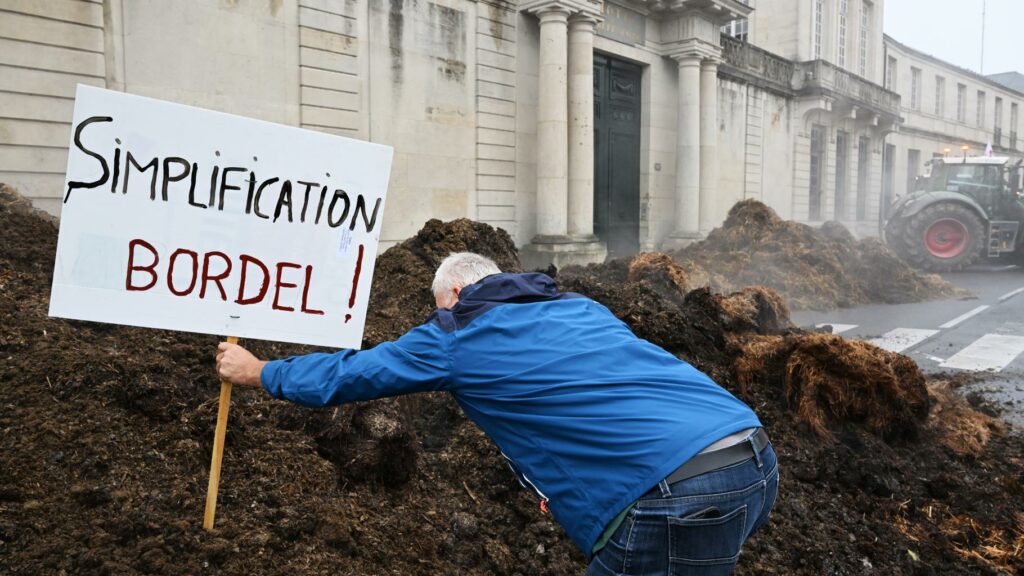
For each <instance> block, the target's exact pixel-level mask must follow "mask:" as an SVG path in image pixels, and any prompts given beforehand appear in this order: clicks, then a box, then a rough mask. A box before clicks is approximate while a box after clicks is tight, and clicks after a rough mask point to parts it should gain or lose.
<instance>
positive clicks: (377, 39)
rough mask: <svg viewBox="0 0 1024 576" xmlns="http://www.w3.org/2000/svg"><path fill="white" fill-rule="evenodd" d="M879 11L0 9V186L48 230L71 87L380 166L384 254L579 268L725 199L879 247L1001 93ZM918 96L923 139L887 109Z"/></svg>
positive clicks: (441, 3) (331, 4) (326, 0)
mask: <svg viewBox="0 0 1024 576" xmlns="http://www.w3.org/2000/svg"><path fill="white" fill-rule="evenodd" d="M883 9H884V5H883V2H882V0H875V1H874V2H872V1H869V0H753V5H751V3H750V2H745V1H740V0H675V1H673V2H662V1H660V0H614V1H613V0H605V1H603V2H602V1H601V0H523V1H520V2H513V1H507V2H506V1H494V2H485V1H474V0H387V1H386V2H385V1H384V0H260V1H255V0H188V1H187V2H176V3H169V2H166V1H163V0H95V1H84V0H59V1H52V2H27V1H23V0H0V181H3V182H6V183H9V184H12V185H14V186H16V187H18V188H19V189H21V191H22V192H23V193H25V194H26V195H27V196H29V197H31V198H32V199H33V200H34V201H35V202H36V203H37V204H38V205H39V206H40V207H43V208H45V209H47V210H49V211H51V212H54V213H59V210H60V200H59V198H60V192H61V188H62V186H63V179H64V174H63V172H64V167H65V164H66V160H67V144H68V141H69V128H70V119H71V111H72V107H73V95H74V87H75V85H76V84H77V83H85V84H92V85H98V86H106V87H108V88H111V89H116V90H125V91H128V92H132V93H136V94H142V95H147V96H153V97H157V98H161V99H165V100H171V101H176V102H181V103H185V104H192V105H197V106H202V107H206V108H212V109H216V110H222V111H226V112H231V113H236V114H241V115H245V116H251V117H256V118H261V119H265V120H271V121H274V122H280V123H285V124H291V125H299V126H302V127H306V128H309V129H313V130H322V131H327V132H331V133H335V134H339V135H343V136H349V137H353V138H360V139H367V140H372V141H374V142H379V143H384V144H389V145H392V146H394V147H395V152H396V153H395V160H394V165H393V169H392V174H391V183H390V189H389V195H388V201H387V205H386V207H385V212H384V226H383V232H382V234H383V236H382V240H383V241H384V242H385V243H391V242H395V241H399V240H401V239H403V238H406V237H408V236H410V235H411V234H413V233H414V232H415V231H416V230H418V229H419V228H420V227H421V226H422V224H423V222H424V221H425V220H426V219H428V218H441V219H451V218H457V217H469V218H473V219H477V220H481V221H485V222H488V223H491V224H493V225H495V226H499V227H502V228H505V229H506V230H508V231H509V232H510V233H511V234H512V236H513V238H514V239H515V240H516V242H517V244H518V245H519V246H520V247H521V248H522V254H523V257H524V260H526V262H527V264H528V265H542V264H545V263H550V262H555V263H557V264H564V263H567V262H588V261H598V260H602V259H603V258H605V257H606V256H607V255H609V254H610V255H613V256H615V255H625V254H629V253H632V252H635V251H638V250H653V249H659V248H666V247H673V246H678V245H681V244H683V243H686V242H689V241H692V240H693V239H695V238H699V237H701V236H702V235H704V234H706V233H707V232H708V231H709V230H710V229H711V228H713V227H715V226H717V225H719V224H720V223H721V221H722V219H723V218H724V217H725V214H726V212H727V211H728V209H729V207H731V206H732V205H733V204H734V203H735V202H736V201H738V200H742V199H745V198H756V199H759V200H762V201H764V202H765V203H767V204H769V205H770V206H772V207H773V208H774V209H775V210H776V211H778V212H779V213H780V215H782V216H783V217H785V218H791V219H796V220H799V221H805V222H810V223H817V222H822V221H824V220H829V219H839V220H842V221H844V222H846V223H847V224H848V225H849V226H850V227H851V228H853V229H855V230H856V231H857V232H858V233H860V234H877V231H878V229H879V223H880V219H881V218H882V217H883V215H884V205H885V203H886V201H887V198H888V197H890V196H892V195H893V194H896V193H900V192H902V191H903V190H905V188H906V181H908V179H909V178H910V176H909V173H910V172H912V170H910V168H908V166H915V167H917V166H918V165H920V166H921V167H922V169H923V162H924V160H927V158H928V157H930V155H931V154H934V153H936V151H941V150H944V149H945V148H957V149H958V148H959V146H960V145H961V144H962V143H967V144H970V145H971V146H972V147H978V146H979V145H980V146H981V149H982V150H983V149H984V143H985V142H986V137H987V136H991V137H992V138H994V139H993V140H992V142H993V146H995V147H996V148H997V149H998V150H1002V149H1004V148H1005V149H1006V150H1007V151H1010V150H1012V149H1014V147H1016V146H1019V144H1018V143H1016V141H1015V135H1016V114H1017V112H1016V110H1017V103H1018V101H1019V100H1020V99H1021V98H1020V97H1021V95H1020V94H1019V93H1017V92H1014V91H1013V90H1011V89H1009V88H1005V87H1001V85H998V84H995V83H994V82H993V81H991V80H987V79H985V78H984V77H980V76H976V75H971V74H970V73H969V72H966V71H963V70H959V69H952V68H951V67H950V66H949V65H948V64H945V63H942V62H941V61H936V60H934V59H931V58H929V57H927V56H925V55H923V54H920V53H918V52H915V51H913V50H912V49H910V48H907V47H903V46H900V45H899V44H898V43H896V42H895V41H894V40H891V39H888V38H884V36H883V34H882V30H881V23H882V13H883ZM734 36H738V37H739V38H736V37H734ZM890 63H893V66H891V67H890V66H889V64H890ZM904 69H905V71H904ZM890 70H892V71H893V72H892V75H891V77H890ZM912 70H918V72H912ZM956 70H959V71H958V72H956V73H954V72H955V71H956ZM914 74H918V75H919V76H920V78H919V79H918V80H913V78H914V77H915V76H914ZM938 76H941V77H943V78H944V79H945V82H946V84H945V91H946V93H948V95H947V98H948V100H947V101H946V102H945V107H946V108H945V109H944V112H945V114H944V119H942V120H941V121H940V120H937V119H936V118H930V117H929V114H928V113H927V112H928V111H927V110H924V111H922V110H920V109H918V108H910V106H911V102H913V103H917V102H918V101H920V102H921V103H922V105H924V106H925V107H926V108H927V107H928V106H931V104H932V103H931V102H928V103H927V104H924V103H925V100H926V97H925V95H926V94H929V92H927V91H928V90H932V91H933V92H932V93H934V90H935V89H934V87H932V88H929V86H933V85H932V84H931V83H932V82H934V81H935V77H938ZM887 81H889V82H890V84H889V86H891V87H892V90H890V89H887V88H886V87H885V86H884V85H885V84H886V82H887ZM959 85H966V86H967V92H968V95H967V97H968V100H969V102H974V101H975V99H976V98H977V97H978V94H979V93H980V92H982V91H983V92H985V98H986V102H987V103H986V104H985V105H984V110H983V111H982V112H983V113H984V114H985V123H984V124H983V125H979V126H972V125H971V123H970V122H966V121H965V122H959V121H958V120H957V117H956V116H955V115H954V112H955V111H956V110H957V108H956V106H957V101H956V98H957V90H958V86H959ZM996 86H1000V87H999V88H996ZM914 87H916V88H914ZM908 90H909V91H910V92H908ZM913 90H917V92H913ZM933 95H934V94H933ZM915 98H916V99H915ZM997 98H998V100H997ZM965 106H971V104H965ZM978 113H980V112H979V111H978V110H976V109H973V108H972V109H971V114H978ZM968 120H969V119H968ZM997 120H998V122H999V123H1000V125H1001V126H1002V128H1003V129H1002V131H1001V132H1000V134H999V135H998V137H997V136H996V134H995V133H994V130H993V128H995V126H996V121H997ZM986 132H987V134H986ZM915 150H916V151H919V153H920V156H919V157H916V158H915V157H914V156H913V155H912V151H915ZM979 151H980V150H979ZM901 171H902V172H901Z"/></svg>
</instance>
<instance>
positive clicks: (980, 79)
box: [884, 34, 1024, 98]
mask: <svg viewBox="0 0 1024 576" xmlns="http://www.w3.org/2000/svg"><path fill="white" fill-rule="evenodd" d="M884 37H885V41H886V42H888V43H891V44H895V45H896V46H897V47H898V48H899V49H900V50H903V51H906V52H909V53H911V54H913V55H914V56H917V57H919V58H922V59H924V60H929V61H931V62H932V63H933V64H938V65H939V66H942V67H944V68H948V69H950V70H953V71H954V72H957V73H959V74H963V75H964V76H969V77H970V78H973V79H974V80H977V81H978V82H981V83H982V84H988V85H989V86H993V87H995V88H999V89H1002V90H1006V91H1007V92H1012V93H1013V94H1015V95H1017V96H1019V97H1021V98H1024V90H1022V89H1020V88H1014V87H1012V86H1008V85H1007V84H1003V83H1002V82H999V81H996V80H994V79H993V78H992V77H990V76H982V75H981V74H978V73H977V72H975V71H974V70H968V69H967V68H961V67H959V66H957V65H956V64H951V63H949V62H946V61H945V60H943V59H941V58H938V57H936V56H932V55H931V54H928V53H926V52H922V51H920V50H918V49H917V48H911V47H910V46H907V45H906V44H904V43H902V42H900V41H899V40H896V39H895V38H893V37H892V36H889V35H888V34H885V35H884ZM1006 74H1016V72H1007V73H1006ZM1000 76H1001V74H1000Z"/></svg>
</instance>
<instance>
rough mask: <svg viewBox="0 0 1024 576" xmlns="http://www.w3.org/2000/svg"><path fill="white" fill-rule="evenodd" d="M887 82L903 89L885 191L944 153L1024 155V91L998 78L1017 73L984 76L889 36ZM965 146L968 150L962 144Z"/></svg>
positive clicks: (898, 190) (906, 182) (906, 183)
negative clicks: (1023, 134) (1023, 121)
mask: <svg viewBox="0 0 1024 576" xmlns="http://www.w3.org/2000/svg"><path fill="white" fill-rule="evenodd" d="M885 51H886V78H885V82H886V85H887V86H889V87H891V88H892V89H893V90H895V91H897V92H899V93H900V94H901V95H903V100H902V111H901V114H902V116H903V124H902V126H901V127H900V132H899V134H898V135H897V137H895V138H893V139H892V142H891V143H890V144H889V145H890V146H891V147H892V148H891V154H892V157H893V166H894V169H893V172H892V174H891V175H889V177H890V178H891V180H890V181H888V182H884V187H883V193H884V192H887V191H889V190H892V191H893V192H894V193H895V194H897V195H899V194H903V193H905V192H906V191H908V190H910V189H912V186H913V182H914V179H915V178H916V177H918V176H922V175H925V174H926V173H927V167H926V166H925V163H926V162H928V161H929V160H931V159H932V158H937V157H943V156H962V155H963V154H964V152H966V153H967V154H970V155H981V154H984V153H985V152H986V150H987V149H988V147H989V146H991V148H992V154H993V155H995V156H1008V157H1010V159H1011V162H1016V161H1017V160H1019V159H1020V158H1021V157H1022V156H1024V142H1022V141H1020V138H1019V137H1018V130H1019V126H1020V124H1019V122H1020V120H1019V116H1020V108H1021V106H1024V93H1021V92H1018V91H1017V90H1014V89H1012V88H1011V87H1009V86H1007V85H1004V84H1002V83H1000V82H998V81H997V79H999V78H1003V79H1004V80H1005V79H1009V80H1012V79H1013V78H1014V76H1019V74H1017V75H1003V74H1000V75H997V77H998V78H994V77H986V76H981V75H980V74H976V73H974V72H971V71H970V70H965V69H963V68H959V67H957V66H954V65H952V64H950V63H948V62H944V61H942V60H939V59H938V58H934V57H932V56H929V55H927V54H925V53H923V52H920V51H918V50H914V49H913V48H911V47H909V46H906V45H903V44H900V43H899V42H897V41H896V40H894V39H893V38H890V37H888V36H886V37H885ZM965 147H966V150H964V148H965Z"/></svg>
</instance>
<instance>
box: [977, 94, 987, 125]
mask: <svg viewBox="0 0 1024 576" xmlns="http://www.w3.org/2000/svg"><path fill="white" fill-rule="evenodd" d="M984 127H985V93H984V92H982V91H981V90H978V128H984Z"/></svg>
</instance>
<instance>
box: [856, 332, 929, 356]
mask: <svg viewBox="0 0 1024 576" xmlns="http://www.w3.org/2000/svg"><path fill="white" fill-rule="evenodd" d="M938 333H939V331H938V330H925V329H922V328H896V329H894V330H890V331H888V332H886V333H885V334H884V335H883V336H882V337H881V338H872V339H871V340H868V342H870V343H871V344H874V345H875V346H878V347H879V348H881V349H883V350H888V351H889V352H902V351H904V350H906V349H907V348H911V347H913V346H916V345H918V344H920V343H921V342H924V341H925V340H927V339H929V338H931V337H932V336H934V335H936V334H938Z"/></svg>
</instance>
